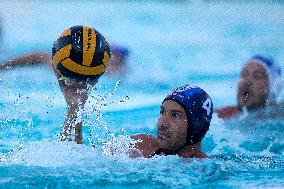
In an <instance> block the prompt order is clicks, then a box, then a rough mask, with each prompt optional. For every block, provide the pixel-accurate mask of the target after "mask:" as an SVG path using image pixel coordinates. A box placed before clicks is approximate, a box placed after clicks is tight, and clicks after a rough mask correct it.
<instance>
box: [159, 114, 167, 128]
mask: <svg viewBox="0 0 284 189" xmlns="http://www.w3.org/2000/svg"><path fill="white" fill-rule="evenodd" d="M168 128H169V118H168V116H167V115H163V114H161V115H160V117H159V119H158V129H159V130H160V131H162V132H165V131H167V129H168Z"/></svg>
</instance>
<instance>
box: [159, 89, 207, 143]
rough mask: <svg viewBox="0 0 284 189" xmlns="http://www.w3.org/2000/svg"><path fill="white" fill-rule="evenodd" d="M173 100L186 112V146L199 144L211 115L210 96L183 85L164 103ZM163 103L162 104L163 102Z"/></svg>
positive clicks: (168, 96)
mask: <svg viewBox="0 0 284 189" xmlns="http://www.w3.org/2000/svg"><path fill="white" fill-rule="evenodd" d="M166 100H173V101H175V102H177V103H178V104H180V105H181V106H182V107H183V108H184V109H185V111H186V114H187V119H188V128H187V138H186V145H188V144H196V143H198V142H200V141H201V140H202V139H203V138H204V136H205V134H206V132H207V131H208V129H209V126H210V121H211V119H212V114H213V103H212V100H211V98H210V96H209V95H208V94H207V93H206V92H205V91H204V90H203V89H201V88H199V87H196V86H189V85H184V86H181V87H178V88H176V89H174V90H173V91H172V92H171V93H170V94H168V95H167V96H166V98H165V99H164V101H166ZM164 101H163V102H164Z"/></svg>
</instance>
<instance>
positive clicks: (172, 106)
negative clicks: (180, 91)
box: [157, 100, 188, 151]
mask: <svg viewBox="0 0 284 189" xmlns="http://www.w3.org/2000/svg"><path fill="white" fill-rule="evenodd" d="M187 126H188V120H187V115H186V112H185V110H184V109H183V107H182V106H181V105H179V104H178V103H177V102H175V101H172V100H167V101H165V102H164V103H163V104H162V106H161V109H160V117H159V119H158V124H157V127H158V134H157V142H158V144H159V147H160V148H161V149H163V150H170V151H175V150H178V149H180V148H181V147H182V146H184V144H185V142H186V136H187Z"/></svg>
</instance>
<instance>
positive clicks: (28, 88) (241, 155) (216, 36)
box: [0, 1, 284, 188]
mask: <svg viewBox="0 0 284 189" xmlns="http://www.w3.org/2000/svg"><path fill="white" fill-rule="evenodd" d="M0 12H1V18H2V27H3V31H4V33H3V38H2V41H1V46H0V49H1V50H0V60H4V59H6V58H9V57H10V56H16V55H20V54H22V53H25V52H30V51H33V50H40V51H47V52H49V51H50V49H51V46H52V43H53V41H54V40H55V39H56V37H57V35H58V34H59V33H61V32H62V30H64V29H65V28H67V27H70V26H72V25H79V24H88V25H92V26H94V27H95V28H96V29H98V30H99V31H100V32H101V33H103V34H104V35H105V37H106V38H107V39H109V41H110V42H111V43H118V44H122V45H126V46H127V47H129V49H130V50H131V57H130V61H129V67H128V72H127V74H126V75H125V76H121V77H117V78H110V77H107V76H105V75H104V76H102V78H101V79H100V81H99V83H98V85H97V90H96V91H94V93H93V94H94V96H95V97H96V95H98V94H100V95H106V96H108V94H109V93H111V92H112V91H113V90H114V89H115V86H116V82H117V81H118V80H120V84H119V86H118V88H117V90H116V91H115V92H114V95H113V96H111V95H109V96H108V98H107V100H106V101H105V102H100V103H106V104H110V103H111V102H115V104H110V105H108V106H107V107H101V108H102V109H101V113H102V115H101V116H100V120H101V121H102V122H97V121H96V116H95V115H94V112H92V111H89V112H87V113H88V114H89V117H88V120H89V121H86V122H85V126H84V138H85V145H76V144H74V143H73V142H58V141H57V138H58V134H59V132H60V126H61V125H62V123H63V121H64V116H65V113H66V105H65V102H64V99H63V96H62V94H61V92H60V90H59V87H58V85H57V82H56V78H55V76H54V75H53V73H52V72H51V71H50V70H49V69H48V68H47V67H45V66H44V65H41V66H35V67H26V68H17V69H13V70H10V71H4V72H1V73H0V86H1V93H0V158H1V159H0V188H262V187H263V188H283V187H284V157H283V155H284V143H283V139H284V136H283V132H282V130H283V127H284V121H283V120H282V119H279V120H273V119H268V120H258V119H256V118H255V117H254V116H253V115H252V116H249V117H245V118H243V119H240V120H232V121H228V122H223V121H222V120H219V119H218V118H217V116H216V115H215V114H214V115H213V120H212V124H211V127H210V130H209V132H208V134H207V135H206V137H205V139H204V141H203V143H202V147H203V150H204V151H205V152H206V153H207V154H208V155H209V156H210V158H209V159H207V160H199V159H182V158H178V157H176V156H167V157H158V156H157V157H154V158H152V159H129V158H128V157H126V155H125V152H126V150H127V149H128V147H129V145H130V141H129V136H130V135H132V134H135V133H146V132H147V133H151V134H155V133H156V122H157V118H158V116H159V108H160V107H159V106H160V103H161V101H162V100H163V98H164V96H165V95H166V94H167V92H168V91H170V90H171V89H172V88H174V87H176V86H178V85H182V84H185V83H189V84H197V85H199V86H201V87H202V88H204V89H205V90H206V91H208V93H209V94H210V96H211V97H212V98H213V101H214V102H213V103H214V107H221V106H223V105H226V104H234V103H235V89H236V80H237V78H238V73H239V71H240V69H241V67H242V65H243V64H244V62H245V61H246V60H247V59H248V58H249V57H250V56H251V55H253V54H256V53H260V54H265V55H270V56H273V57H274V58H275V59H276V60H278V61H279V62H280V65H281V67H282V69H283V62H284V57H283V56H282V55H283V51H284V14H283V12H284V4H283V3H281V2H280V1H279V2H273V3H272V2H267V1H260V2H245V1H240V2H223V1H222V2H215V1H198V2H197V1H194V2H193V1H178V2H175V3H173V2H171V1H144V2H140V1H104V2H102V1H82V2H81V1H60V2H55V1H52V2H42V1H25V2H22V1H1V2H0ZM126 96H128V97H129V99H126ZM122 99H125V102H123V103H119V101H120V100H122ZM280 99H283V93H281V95H280ZM92 103H93V104H92V105H94V103H95V101H92ZM92 105H90V107H91V108H92V107H93V106H92ZM90 128H91V131H92V132H93V135H92V138H91V139H92V140H93V142H94V143H95V144H96V146H97V148H96V149H94V148H92V147H91V145H90V142H89V141H88V137H89V136H90V131H89V129H90ZM110 148H111V150H112V151H114V152H115V153H110Z"/></svg>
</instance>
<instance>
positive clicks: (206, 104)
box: [202, 98, 212, 116]
mask: <svg viewBox="0 0 284 189" xmlns="http://www.w3.org/2000/svg"><path fill="white" fill-rule="evenodd" d="M211 106H212V102H211V99H210V98H207V100H206V101H205V102H203V105H202V108H204V109H205V110H206V111H207V116H209V114H210V112H211Z"/></svg>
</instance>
